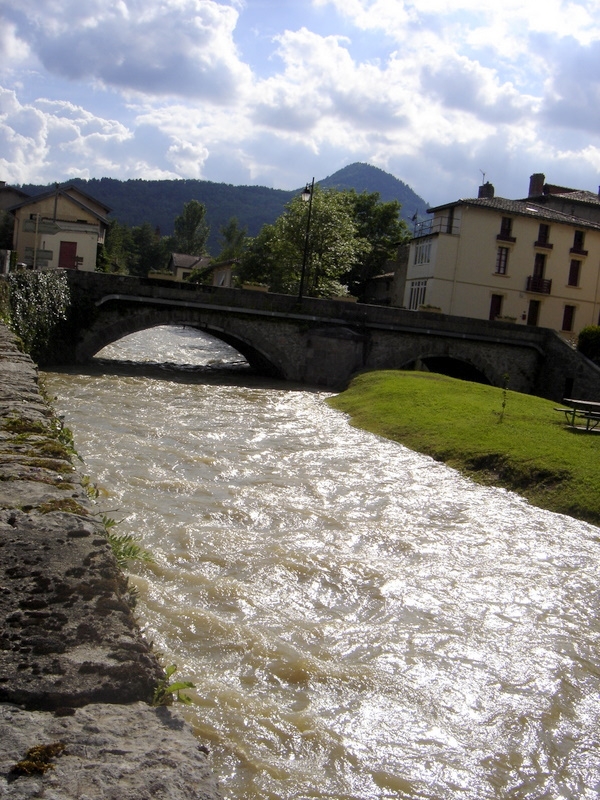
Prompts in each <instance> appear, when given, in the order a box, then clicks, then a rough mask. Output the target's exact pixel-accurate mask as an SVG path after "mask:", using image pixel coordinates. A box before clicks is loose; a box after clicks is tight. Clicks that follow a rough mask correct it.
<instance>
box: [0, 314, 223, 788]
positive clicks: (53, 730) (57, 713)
mask: <svg viewBox="0 0 600 800" xmlns="http://www.w3.org/2000/svg"><path fill="white" fill-rule="evenodd" d="M82 481H83V476H82V474H81V473H80V472H79V470H78V468H77V466H76V459H75V458H72V457H71V455H70V453H69V450H68V448H67V447H65V444H64V442H63V441H62V440H61V437H60V436H59V426H58V425H57V421H56V419H54V417H53V415H52V411H51V409H50V407H49V405H48V404H47V403H46V402H45V400H44V399H43V398H42V396H41V395H40V393H39V391H38V382H37V370H36V367H35V365H34V364H33V362H32V361H31V359H30V358H29V357H28V356H26V355H24V354H22V353H21V352H20V351H19V350H18V348H17V345H16V341H15V339H14V337H13V335H12V334H11V333H10V331H8V329H7V328H6V327H4V326H2V325H0V611H1V613H2V619H3V624H2V629H1V631H0V797H2V798H5V797H6V798H15V799H16V798H19V800H20V799H21V798H34V797H44V798H47V800H58V798H60V800H71V798H72V799H73V800H100V798H102V800H128V799H129V798H131V800H133V798H135V800H145V799H146V798H148V800H150V798H152V800H163V799H164V800H199V799H200V798H202V799H203V800H213V799H215V798H218V797H219V793H218V789H217V784H216V781H215V779H214V777H213V776H212V773H211V771H210V768H209V764H208V759H207V754H206V748H205V747H203V746H202V745H200V743H199V742H198V741H197V740H196V739H195V737H194V735H193V733H192V730H191V728H190V726H189V725H188V724H187V723H185V722H184V721H183V720H182V719H181V718H180V717H179V716H178V715H177V713H176V712H175V711H174V710H173V709H172V708H171V707H165V706H162V707H158V708H153V707H152V706H150V705H149V704H148V701H149V700H150V699H151V697H152V694H153V690H154V687H155V686H156V684H157V683H158V681H159V680H160V679H161V678H162V677H163V672H162V669H161V667H160V665H159V663H158V662H157V660H156V658H155V656H154V654H153V653H152V651H151V650H150V649H149V647H148V646H147V644H146V642H145V641H144V639H143V638H142V636H141V634H140V632H139V629H138V627H137V625H136V622H135V619H134V617H133V615H132V611H131V607H130V604H129V598H128V586H127V579H126V578H125V576H124V575H123V573H122V572H121V571H120V569H119V567H118V565H117V563H116V561H115V559H114V556H113V554H112V551H111V548H110V546H109V544H108V542H107V540H106V536H105V531H104V527H103V525H102V524H101V522H100V521H98V519H97V518H96V517H94V516H93V513H94V508H93V505H92V503H91V501H90V500H89V497H88V495H87V492H86V490H85V488H84V486H83V484H82ZM32 748H37V751H32ZM28 751H29V752H30V754H29V756H28V755H27V753H28ZM36 759H38V760H39V761H40V762H42V763H41V766H36V764H37V761H36ZM19 762H21V766H20V767H18V768H15V767H16V765H17V764H19ZM23 762H25V763H23ZM43 762H47V764H46V765H44V763H43ZM28 771H29V772H31V774H24V773H27V772H28Z"/></svg>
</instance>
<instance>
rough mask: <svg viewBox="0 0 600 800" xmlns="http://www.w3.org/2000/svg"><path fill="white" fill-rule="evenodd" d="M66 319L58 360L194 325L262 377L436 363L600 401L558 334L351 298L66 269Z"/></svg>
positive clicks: (331, 376) (482, 377)
mask: <svg viewBox="0 0 600 800" xmlns="http://www.w3.org/2000/svg"><path fill="white" fill-rule="evenodd" d="M67 277H68V282H69V286H70V291H71V309H70V312H69V318H68V320H67V321H66V322H65V323H63V325H62V327H61V328H60V329H59V330H58V331H57V337H56V341H55V346H54V348H53V350H54V352H53V356H52V358H51V360H52V362H53V363H56V364H58V363H61V364H75V363H85V362H87V361H88V360H89V359H91V358H92V357H93V356H94V355H95V354H96V353H97V352H98V351H99V350H101V349H102V348H103V347H104V346H105V345H107V344H110V343H111V342H114V341H117V340H118V339H120V338H122V337H123V336H126V335H127V334H130V333H134V332H136V331H140V330H144V329H147V328H152V327H155V326H157V325H188V326H191V327H193V328H196V329H198V330H200V331H203V332H206V333H208V334H210V335H212V336H215V337H217V338H218V339H221V340H222V341H224V342H227V344H230V345H232V346H233V347H234V348H235V349H236V350H238V351H239V352H240V353H241V354H242V355H243V356H244V357H245V358H246V359H247V360H248V362H249V363H250V365H251V366H252V367H253V368H254V369H255V370H256V371H257V372H259V373H261V374H264V375H268V376H274V377H279V378H282V379H284V380H288V381H295V382H301V383H307V384H312V385H320V386H325V387H330V388H334V389H339V388H343V387H344V386H346V385H347V383H348V381H349V380H350V378H351V377H352V376H353V375H354V374H356V373H358V372H364V371H368V370H381V369H410V368H426V369H430V370H432V371H436V372H444V373H446V374H449V375H454V376H455V377H461V378H465V379H468V380H478V381H482V382H487V383H489V384H491V385H494V386H502V385H504V382H505V376H508V378H509V386H510V388H511V389H514V390H516V391H520V392H526V393H529V394H537V395H540V396H543V397H548V398H551V399H554V400H560V399H562V397H563V396H577V397H581V398H589V399H596V398H598V397H599V396H600V369H599V368H598V367H596V366H595V365H594V364H592V362H591V361H589V360H588V359H586V358H585V357H583V356H581V355H580V354H579V353H577V352H576V351H574V350H573V349H572V348H571V347H569V346H568V345H567V344H566V343H565V342H564V341H563V340H562V339H561V338H560V337H559V336H558V334H556V333H555V332H554V331H551V330H548V329H546V328H536V327H530V326H524V325H515V324H511V323H505V322H488V321H486V320H477V319H470V318H465V317H451V316H445V315H442V314H437V313H430V312H414V311H406V310H404V309H399V308H393V307H389V306H372V305H363V304H357V303H349V302H344V301H341V300H321V299H315V298H303V299H302V300H301V301H299V300H298V298H297V297H295V296H291V295H280V294H271V293H267V292H259V291H251V290H247V289H246V290H244V289H224V288H220V287H212V286H198V285H194V284H181V283H178V284H173V283H172V282H168V283H167V282H166V281H165V282H156V281H153V280H149V279H140V278H134V277H130V276H121V275H106V274H101V273H84V272H70V271H67Z"/></svg>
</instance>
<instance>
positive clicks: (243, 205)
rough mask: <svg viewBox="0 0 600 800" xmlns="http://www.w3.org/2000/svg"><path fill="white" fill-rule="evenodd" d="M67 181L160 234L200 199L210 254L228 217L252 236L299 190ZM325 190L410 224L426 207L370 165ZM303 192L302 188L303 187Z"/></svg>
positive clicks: (115, 213)
mask: <svg viewBox="0 0 600 800" xmlns="http://www.w3.org/2000/svg"><path fill="white" fill-rule="evenodd" d="M69 183H71V184H74V185H76V186H80V187H81V189H82V190H83V191H84V192H86V194H89V195H91V196H92V197H95V198H97V199H98V200H100V201H101V202H102V203H105V204H106V205H107V206H109V207H110V208H111V209H112V213H111V214H110V217H111V218H112V219H116V220H118V221H119V222H121V223H124V224H126V225H130V226H134V225H141V224H142V223H144V222H149V223H150V224H151V225H152V226H153V227H157V228H158V229H159V231H160V234H161V235H163V236H166V235H170V234H172V233H173V222H174V220H175V217H177V216H178V215H179V214H181V211H182V209H183V206H184V204H185V203H188V202H189V201H190V200H199V201H200V202H201V203H204V205H205V206H206V216H207V220H208V223H209V225H210V228H211V234H210V237H209V240H208V249H209V252H217V251H218V250H219V228H220V227H221V226H222V225H225V223H227V222H228V221H229V219H231V217H237V219H238V221H239V223H240V225H241V226H242V227H246V228H247V229H248V234H249V235H250V236H255V235H256V234H257V233H258V231H259V230H260V229H261V227H262V226H263V225H264V224H265V223H270V222H273V221H274V220H275V219H276V218H277V217H278V216H279V215H280V214H281V213H282V211H283V208H284V205H285V204H286V203H287V202H288V201H289V200H291V198H292V197H293V196H294V195H295V194H298V193H299V192H300V191H301V189H297V190H294V191H290V192H287V191H282V190H280V189H269V188H267V187H265V186H232V185H231V184H226V183H213V182H211V181H199V180H159V181H155V180H150V181H146V180H128V181H119V180H115V179H114V178H92V179H90V180H82V179H81V178H73V179H72V180H70V181H69ZM317 183H319V184H320V185H321V186H322V187H323V188H335V189H356V191H357V192H363V191H367V192H379V193H380V195H381V199H382V200H385V201H389V200H398V201H399V202H400V203H401V204H402V216H403V217H404V219H406V220H407V221H409V220H410V219H411V218H412V216H413V214H414V213H415V211H416V212H417V213H419V214H420V215H423V214H424V213H425V209H426V207H427V204H426V203H425V201H424V200H423V199H422V198H421V197H419V196H418V195H417V194H415V192H413V190H412V189H411V188H410V187H409V186H407V185H406V184H405V183H403V182H402V181H400V180H398V179H397V178H394V176H393V175H390V174H389V173H387V172H384V171H383V170H381V169H378V168H377V167H372V166H370V165H369V164H358V163H357V164H351V165H350V166H348V167H344V168H343V169H341V170H339V172H336V173H334V174H333V175H330V176H329V177H328V178H325V179H323V180H317ZM302 188H304V187H302ZM22 189H23V191H25V192H28V193H30V194H38V193H39V192H43V191H48V189H49V187H48V186H36V185H33V184H29V185H24V186H22Z"/></svg>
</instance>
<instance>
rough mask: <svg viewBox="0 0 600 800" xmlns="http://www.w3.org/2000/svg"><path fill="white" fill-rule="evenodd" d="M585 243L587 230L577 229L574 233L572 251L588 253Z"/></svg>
mask: <svg viewBox="0 0 600 800" xmlns="http://www.w3.org/2000/svg"><path fill="white" fill-rule="evenodd" d="M584 245H585V231H575V233H574V234H573V247H572V248H571V251H572V252H575V253H585V255H587V253H586V252H585V250H584V249H583V248H584Z"/></svg>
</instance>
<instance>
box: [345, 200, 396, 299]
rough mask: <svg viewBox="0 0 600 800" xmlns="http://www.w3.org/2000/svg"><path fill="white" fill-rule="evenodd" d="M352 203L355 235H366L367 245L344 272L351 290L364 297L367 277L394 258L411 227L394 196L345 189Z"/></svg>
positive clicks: (381, 268)
mask: <svg viewBox="0 0 600 800" xmlns="http://www.w3.org/2000/svg"><path fill="white" fill-rule="evenodd" d="M347 194H348V199H349V201H350V203H351V204H352V206H353V217H354V223H355V225H356V228H357V235H358V236H359V237H360V238H362V239H365V240H366V241H367V242H368V243H369V245H370V248H369V249H368V250H367V251H366V252H365V254H364V256H363V257H362V258H361V259H360V261H359V262H358V263H357V264H355V266H354V267H353V268H351V269H349V270H347V271H346V273H345V274H344V276H343V280H344V282H345V283H346V284H347V285H348V287H349V289H350V291H351V293H352V294H355V295H357V296H358V297H363V295H364V292H365V288H366V284H367V281H368V280H369V278H372V277H373V276H374V275H380V274H381V273H382V272H383V270H384V269H385V265H386V263H387V262H388V261H390V260H393V259H395V257H396V251H397V248H398V245H399V244H402V243H403V242H406V241H408V239H409V238H410V235H411V234H410V230H409V227H408V225H407V224H406V222H405V221H404V220H403V219H400V209H401V205H400V203H399V202H398V201H397V200H391V201H389V202H386V203H384V202H381V200H380V195H379V193H378V192H371V193H367V192H362V193H360V194H358V193H357V192H356V191H355V190H354V189H352V190H351V191H349V192H347Z"/></svg>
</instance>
